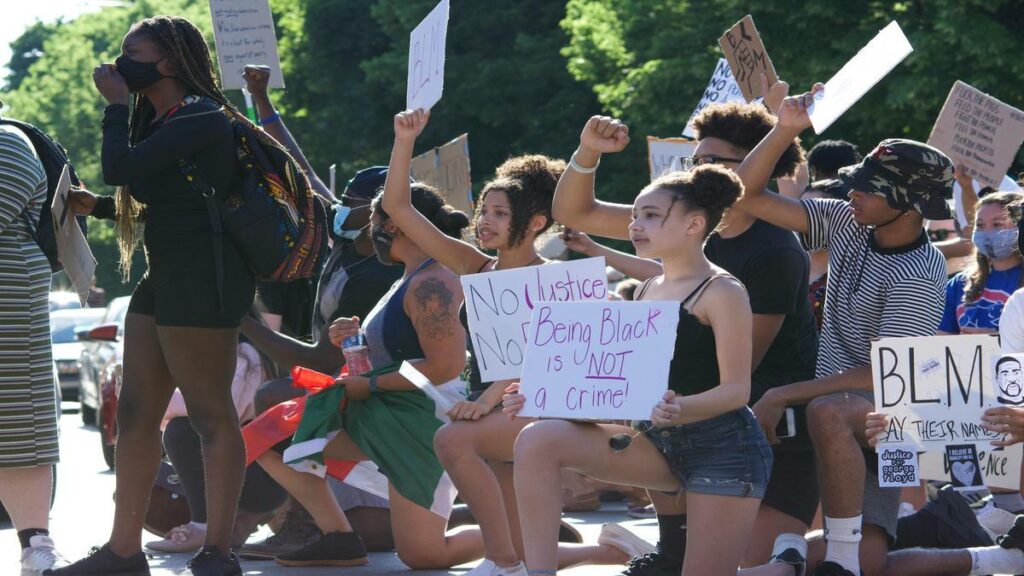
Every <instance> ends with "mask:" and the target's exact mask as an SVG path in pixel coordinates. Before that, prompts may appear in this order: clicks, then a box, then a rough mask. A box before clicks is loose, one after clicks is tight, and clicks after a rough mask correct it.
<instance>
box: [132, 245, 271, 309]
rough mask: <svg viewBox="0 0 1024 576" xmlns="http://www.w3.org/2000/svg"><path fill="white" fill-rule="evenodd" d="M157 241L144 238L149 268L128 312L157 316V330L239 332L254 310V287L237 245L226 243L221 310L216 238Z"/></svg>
mask: <svg viewBox="0 0 1024 576" xmlns="http://www.w3.org/2000/svg"><path fill="white" fill-rule="evenodd" d="M147 232H148V231H147ZM153 236H155V235H150V234H147V236H146V259H147V261H148V263H149V269H148V270H146V274H145V275H144V276H143V277H142V280H141V281H140V282H139V284H138V286H136V287H135V292H134V293H133V294H132V300H131V303H130V304H129V305H128V312H130V313H133V314H143V315H146V316H153V317H154V318H155V319H156V324H157V325H158V326H180V327H193V328H237V327H238V326H239V324H240V323H241V320H242V316H244V315H245V314H247V313H248V312H249V310H250V309H251V308H252V303H253V298H254V297H255V295H256V283H255V281H254V280H253V275H252V270H251V269H250V268H249V266H248V265H247V264H246V263H245V261H243V260H242V256H241V254H240V253H239V252H238V250H237V249H236V248H235V246H234V245H233V244H232V243H231V242H230V241H229V240H227V239H225V240H224V258H223V261H224V262H223V263H224V286H223V298H224V300H223V302H224V304H223V309H221V301H220V299H219V298H218V293H217V275H216V266H215V263H214V256H213V239H212V237H211V236H210V235H209V234H196V235H192V236H184V235H178V236H176V237H174V238H167V237H163V238H161V237H153Z"/></svg>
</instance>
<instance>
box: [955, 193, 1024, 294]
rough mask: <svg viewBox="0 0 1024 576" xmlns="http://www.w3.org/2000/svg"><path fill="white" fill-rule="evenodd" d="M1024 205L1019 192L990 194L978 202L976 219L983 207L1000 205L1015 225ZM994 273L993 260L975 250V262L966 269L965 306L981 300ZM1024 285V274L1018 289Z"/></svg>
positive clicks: (964, 273) (1019, 219)
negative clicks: (990, 275) (990, 276)
mask: <svg viewBox="0 0 1024 576" xmlns="http://www.w3.org/2000/svg"><path fill="white" fill-rule="evenodd" d="M1022 203H1024V195H1022V194H1020V193H1018V192H998V193H994V194H989V195H987V196H985V197H984V198H982V199H981V200H979V201H978V204H977V206H976V207H975V208H974V214H975V217H977V214H978V212H980V211H981V207H982V206H987V205H989V204H998V205H1000V206H1002V207H1003V209H1004V210H1006V213H1007V214H1008V215H1009V216H1010V220H1012V221H1013V222H1014V223H1015V224H1016V223H1018V222H1020V221H1021V204H1022ZM991 273H992V260H991V258H989V257H988V256H985V255H984V254H982V253H981V251H979V250H978V249H977V248H975V249H974V262H971V263H970V264H968V265H967V268H965V269H964V271H963V275H964V299H963V302H964V303H965V304H967V303H970V302H975V301H977V300H978V299H979V298H981V293H982V292H984V291H985V286H986V285H987V284H988V276H989V274H991ZM1021 285H1024V274H1022V275H1021V284H1020V285H1018V286H1017V287H1018V288H1020V287H1021Z"/></svg>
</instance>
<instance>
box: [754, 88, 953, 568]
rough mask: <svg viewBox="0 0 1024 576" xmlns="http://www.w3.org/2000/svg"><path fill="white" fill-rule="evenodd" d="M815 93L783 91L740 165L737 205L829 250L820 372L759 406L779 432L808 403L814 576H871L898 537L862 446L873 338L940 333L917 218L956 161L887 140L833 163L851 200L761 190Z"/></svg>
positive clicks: (935, 264)
mask: <svg viewBox="0 0 1024 576" xmlns="http://www.w3.org/2000/svg"><path fill="white" fill-rule="evenodd" d="M771 89H772V90H778V91H783V92H784V91H786V90H788V86H786V85H785V84H784V83H782V82H780V83H778V84H776V85H775V86H773V87H772V88H771ZM820 89H821V88H820V86H816V87H815V91H817V90H820ZM813 101H814V96H813V95H812V94H811V93H807V94H804V95H801V96H798V97H793V98H787V99H786V100H785V102H784V104H783V106H782V108H781V110H780V113H779V122H778V123H777V124H776V126H775V127H774V128H773V129H772V131H771V132H770V133H769V134H768V136H767V137H765V139H764V140H762V141H761V143H760V144H758V145H757V147H756V148H755V149H754V151H753V152H751V154H750V155H749V156H747V158H746V160H745V161H744V162H743V164H742V165H741V166H740V167H739V168H738V169H737V172H738V173H739V175H740V176H741V177H742V179H743V182H744V188H745V189H746V191H747V193H746V195H745V196H744V198H743V199H742V200H741V201H740V202H739V203H738V204H737V208H740V209H742V210H744V211H746V212H749V213H750V214H753V215H755V216H757V217H759V218H762V219H765V220H768V221H769V222H773V223H775V224H777V225H780V226H782V227H784V228H788V229H790V230H794V231H797V232H800V233H802V234H803V240H804V243H805V245H807V247H808V248H811V249H817V248H828V250H829V254H830V259H831V267H830V272H829V282H828V293H827V296H826V300H825V320H824V325H823V328H822V334H821V346H820V348H819V355H818V365H817V370H816V376H817V379H815V380H810V381H807V382H798V383H794V384H790V385H788V386H782V387H779V388H775V389H772V390H770V391H769V392H768V393H766V394H765V395H764V397H762V399H761V400H760V402H758V404H757V405H755V407H754V410H755V412H756V413H757V414H758V415H759V421H760V424H761V426H763V427H765V428H767V429H774V428H775V426H776V424H777V422H778V421H779V419H780V418H781V417H782V414H783V409H784V408H785V407H786V406H793V405H797V404H803V403H809V405H808V414H807V418H808V425H809V427H810V431H811V437H812V440H813V442H814V447H815V452H816V455H817V458H818V476H819V480H820V482H821V488H822V504H823V506H824V511H825V528H826V539H827V542H828V545H827V550H826V554H825V561H824V562H823V563H821V565H819V566H817V568H815V570H814V572H813V573H814V574H816V575H818V576H825V575H839V576H845V575H847V574H852V575H856V574H858V573H859V572H860V571H861V568H862V565H863V569H864V573H865V574H867V575H868V576H874V575H876V574H881V573H883V571H884V570H885V563H886V551H887V549H888V543H889V538H895V536H896V515H897V509H898V506H899V490H898V489H881V488H879V487H878V478H877V476H876V473H875V472H874V471H872V472H871V473H867V472H866V468H867V465H866V462H865V456H864V454H863V452H862V447H864V446H867V440H866V438H865V437H864V432H863V423H864V416H865V414H867V413H868V412H870V411H872V409H873V407H874V401H873V398H872V393H871V390H872V380H871V367H870V364H871V362H870V348H871V341H872V340H873V339H875V338H885V337H899V336H930V335H933V334H934V333H935V327H936V326H938V323H939V319H940V317H941V303H942V287H943V279H944V277H945V276H944V262H943V259H942V256H941V254H939V253H938V251H937V250H935V249H934V248H933V247H932V246H931V245H930V244H929V243H928V241H927V237H926V236H925V234H924V230H923V227H922V224H923V219H924V218H948V217H949V216H950V214H949V207H948V205H947V204H946V199H945V198H946V196H947V195H948V193H949V190H950V186H951V185H952V180H953V166H952V163H951V162H950V161H949V159H948V158H947V157H946V156H945V155H944V154H942V153H941V152H939V151H938V150H935V149H934V148H931V147H929V146H927V145H924V144H921V143H918V142H913V141H910V140H885V141H883V142H882V143H881V144H879V146H878V147H876V148H875V150H873V151H872V152H871V154H869V155H868V156H867V157H866V158H864V159H863V160H862V161H861V163H860V164H858V165H856V166H852V167H847V168H844V169H842V170H840V178H841V179H842V180H843V181H844V182H846V183H847V185H849V186H850V187H851V188H852V190H853V191H852V192H850V202H849V203H846V202H841V201H838V200H825V199H809V200H804V201H802V202H796V201H793V200H792V199H788V198H782V197H780V196H777V195H774V194H765V193H763V192H762V191H763V189H764V184H765V183H766V182H767V181H768V179H769V177H770V176H771V172H772V169H773V167H774V166H775V163H776V162H777V161H778V158H779V157H780V156H781V155H782V153H783V152H784V151H785V150H786V147H787V146H788V145H789V143H790V142H791V141H792V139H793V138H794V137H796V136H797V135H799V133H800V132H802V131H803V130H804V129H805V128H806V127H808V126H810V119H809V117H808V115H807V107H808V106H810V104H811V103H812V102H813ZM814 563H815V562H814V561H813V560H812V562H811V564H812V565H813V564H814ZM862 563H863V564H862Z"/></svg>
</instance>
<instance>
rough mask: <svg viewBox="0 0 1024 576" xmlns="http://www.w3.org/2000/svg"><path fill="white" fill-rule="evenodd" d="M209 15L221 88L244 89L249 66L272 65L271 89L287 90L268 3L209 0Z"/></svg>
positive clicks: (260, 1) (261, 0) (245, 0)
mask: <svg viewBox="0 0 1024 576" xmlns="http://www.w3.org/2000/svg"><path fill="white" fill-rule="evenodd" d="M210 15H211V16H212V17H213V40H214V43H215V44H216V46H217V64H218V66H220V83H221V87H222V88H224V89H225V90H241V89H242V88H245V79H243V78H242V72H243V71H244V70H245V66H246V65H247V64H261V65H263V66H269V67H270V87H271V88H284V74H282V73H281V59H280V58H279V57H278V55H277V36H276V35H275V34H274V17H273V15H272V14H271V13H270V1H269V0H210Z"/></svg>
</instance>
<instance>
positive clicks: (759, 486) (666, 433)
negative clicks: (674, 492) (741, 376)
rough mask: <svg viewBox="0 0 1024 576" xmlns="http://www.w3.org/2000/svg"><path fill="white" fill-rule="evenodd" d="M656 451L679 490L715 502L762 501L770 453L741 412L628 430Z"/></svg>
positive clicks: (746, 414)
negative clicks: (711, 497) (712, 498)
mask: <svg viewBox="0 0 1024 576" xmlns="http://www.w3.org/2000/svg"><path fill="white" fill-rule="evenodd" d="M634 428H636V429H637V430H641V431H644V434H645V435H646V436H647V438H648V439H649V440H650V441H651V442H652V443H654V445H655V447H657V448H658V450H660V451H661V453H662V455H663V456H664V457H665V460H667V461H668V466H669V468H670V469H671V470H672V473H673V474H675V475H676V476H677V477H678V478H679V480H680V481H682V484H683V490H685V491H687V492H694V493H699V494H711V495H715V496H742V497H750V498H759V499H760V498H762V497H764V493H765V490H767V488H768V478H769V475H770V474H771V469H772V459H773V456H772V449H771V446H769V445H768V441H767V440H766V439H765V437H764V433H763V432H761V427H760V426H759V425H758V424H757V420H756V419H755V418H754V414H753V413H752V412H751V411H750V408H747V407H746V406H744V407H743V408H740V409H739V410H734V411H732V412H727V413H725V414H720V415H718V416H715V417H713V418H709V419H707V420H703V421H701V422H694V423H692V424H682V425H679V426H669V427H665V428H657V427H653V426H651V423H650V422H641V423H637V424H635V425H634Z"/></svg>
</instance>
